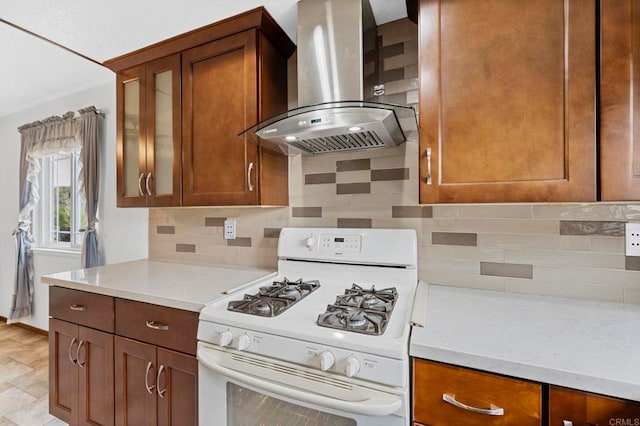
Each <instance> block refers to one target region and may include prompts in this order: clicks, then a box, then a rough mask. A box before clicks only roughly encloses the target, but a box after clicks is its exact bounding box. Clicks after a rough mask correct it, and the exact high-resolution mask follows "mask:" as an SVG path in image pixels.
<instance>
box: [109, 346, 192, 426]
mask: <svg viewBox="0 0 640 426" xmlns="http://www.w3.org/2000/svg"><path fill="white" fill-rule="evenodd" d="M115 371H116V378H115V390H116V400H115V410H116V425H119V426H125V425H130V426H144V425H149V426H151V425H154V426H155V425H159V426H164V425H167V426H168V425H173V426H183V425H184V426H189V425H197V423H198V421H197V420H198V379H197V373H198V362H197V360H196V358H195V357H193V356H191V355H186V354H181V353H178V352H174V351H170V350H167V349H163V348H159V347H156V346H154V345H151V344H147V343H143V342H139V341H136V340H131V339H127V338H123V337H120V336H116V338H115Z"/></svg>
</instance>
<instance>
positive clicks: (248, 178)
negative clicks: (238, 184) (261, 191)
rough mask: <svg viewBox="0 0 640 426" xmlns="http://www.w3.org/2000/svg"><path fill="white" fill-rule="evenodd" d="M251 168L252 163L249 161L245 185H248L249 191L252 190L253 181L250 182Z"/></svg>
mask: <svg viewBox="0 0 640 426" xmlns="http://www.w3.org/2000/svg"><path fill="white" fill-rule="evenodd" d="M252 170H253V163H249V167H247V186H248V187H249V191H253V183H252V182H251V171H252Z"/></svg>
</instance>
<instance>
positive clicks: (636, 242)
mask: <svg viewBox="0 0 640 426" xmlns="http://www.w3.org/2000/svg"><path fill="white" fill-rule="evenodd" d="M624 231H625V232H624V234H625V236H624V240H625V246H626V248H625V254H626V255H627V256H640V222H639V223H627V224H625V227H624Z"/></svg>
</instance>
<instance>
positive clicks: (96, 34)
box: [0, 0, 407, 117]
mask: <svg viewBox="0 0 640 426" xmlns="http://www.w3.org/2000/svg"><path fill="white" fill-rule="evenodd" d="M369 1H370V3H371V6H372V8H373V13H374V16H375V18H376V22H377V23H378V25H380V24H383V23H385V22H389V21H394V20H396V19H399V18H402V17H405V16H407V10H406V5H405V0H369ZM296 3H297V0H135V1H131V0H103V1H87V0H2V1H1V2H0V19H2V20H4V21H7V22H10V23H12V24H14V25H17V26H19V27H21V28H24V29H26V30H28V31H30V32H32V33H34V34H37V35H39V36H41V37H44V38H46V39H48V40H52V41H54V42H56V43H58V44H60V45H62V46H65V47H67V48H68V49H71V50H73V51H75V52H78V53H80V54H81V55H84V56H86V57H88V58H90V59H93V60H94V61H96V62H104V61H105V60H107V59H111V58H114V57H116V56H120V55H123V54H125V53H128V52H131V51H133V50H136V49H139V48H142V47H144V46H148V45H150V44H153V43H156V42H158V41H161V40H164V39H166V38H169V37H172V36H175V35H178V34H181V33H184V32H186V31H189V30H192V29H195V28H198V27H201V26H204V25H207V24H210V23H212V22H216V21H219V20H221V19H224V18H228V17H230V16H233V15H237V14H238V13H241V12H244V11H247V10H250V9H253V8H255V7H258V6H264V7H265V8H266V9H267V10H268V11H269V13H270V14H271V15H272V16H273V17H274V18H275V20H276V21H277V22H278V23H279V24H280V26H282V28H283V29H284V30H285V31H286V32H287V34H289V37H291V39H292V40H294V41H295V31H296V29H295V27H296V18H297V11H296ZM0 48H1V49H2V50H1V55H2V59H1V62H2V66H1V67H0V94H1V95H0V117H2V116H5V115H8V114H11V113H14V112H17V111H21V110H23V109H26V108H29V107H32V106H35V105H39V104H42V103H44V102H46V101H49V100H53V99H57V98H60V97H62V96H65V95H68V94H71V93H76V92H79V91H82V90H84V89H87V88H89V87H93V86H97V85H99V84H103V83H108V82H113V81H115V79H114V75H113V73H112V72H111V71H110V70H108V69H106V68H104V67H102V66H100V65H97V64H96V63H94V62H91V61H90V60H87V59H83V58H82V57H80V56H78V55H74V54H73V53H70V52H68V51H67V50H65V49H62V48H59V47H57V46H55V45H53V44H50V43H47V42H46V41H44V40H41V39H39V38H38V37H34V36H33V35H30V34H28V33H25V32H23V31H20V30H18V29H16V28H14V27H11V26H9V25H6V24H4V23H2V22H0Z"/></svg>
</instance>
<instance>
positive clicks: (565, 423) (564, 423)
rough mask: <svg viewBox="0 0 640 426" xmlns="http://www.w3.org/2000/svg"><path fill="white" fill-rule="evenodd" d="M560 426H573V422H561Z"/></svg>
mask: <svg viewBox="0 0 640 426" xmlns="http://www.w3.org/2000/svg"><path fill="white" fill-rule="evenodd" d="M562 426H573V422H572V421H571V420H563V421H562Z"/></svg>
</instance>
